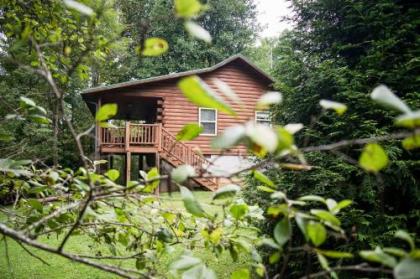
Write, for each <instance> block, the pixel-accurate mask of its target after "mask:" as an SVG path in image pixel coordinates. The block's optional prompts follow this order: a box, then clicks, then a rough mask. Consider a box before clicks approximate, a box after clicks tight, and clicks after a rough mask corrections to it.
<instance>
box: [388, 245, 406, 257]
mask: <svg viewBox="0 0 420 279" xmlns="http://www.w3.org/2000/svg"><path fill="white" fill-rule="evenodd" d="M383 250H384V252H385V253H387V254H391V255H393V256H397V257H401V258H403V257H405V256H407V252H406V251H404V250H403V249H400V248H395V247H385V248H383Z"/></svg>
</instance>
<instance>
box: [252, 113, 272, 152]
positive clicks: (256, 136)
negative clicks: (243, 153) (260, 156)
mask: <svg viewBox="0 0 420 279" xmlns="http://www.w3.org/2000/svg"><path fill="white" fill-rule="evenodd" d="M245 133H246V135H247V136H248V137H249V139H250V140H251V141H252V142H253V143H255V144H256V145H258V146H260V147H262V148H263V149H264V150H266V151H268V152H274V151H276V149H277V146H278V137H277V133H276V132H275V131H273V129H271V127H268V126H267V125H262V124H256V123H254V122H253V121H250V122H248V123H247V124H246V126H245Z"/></svg>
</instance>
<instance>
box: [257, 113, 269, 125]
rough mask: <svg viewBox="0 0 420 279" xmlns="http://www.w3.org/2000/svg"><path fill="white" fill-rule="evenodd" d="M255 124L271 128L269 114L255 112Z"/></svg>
mask: <svg viewBox="0 0 420 279" xmlns="http://www.w3.org/2000/svg"><path fill="white" fill-rule="evenodd" d="M255 123H257V124H263V125H267V126H271V120H270V113H269V112H268V111H256V112H255Z"/></svg>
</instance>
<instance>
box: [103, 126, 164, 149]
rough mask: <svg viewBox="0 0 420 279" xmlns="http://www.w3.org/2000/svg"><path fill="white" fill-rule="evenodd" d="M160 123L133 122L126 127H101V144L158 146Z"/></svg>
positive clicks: (126, 147) (127, 147)
mask: <svg viewBox="0 0 420 279" xmlns="http://www.w3.org/2000/svg"><path fill="white" fill-rule="evenodd" d="M160 127H161V125H160V124H132V123H129V122H127V123H126V125H125V127H107V128H101V141H100V142H101V144H102V145H112V146H125V149H129V147H130V145H131V146H148V147H155V146H156V147H158V145H159V143H160V130H161V129H160Z"/></svg>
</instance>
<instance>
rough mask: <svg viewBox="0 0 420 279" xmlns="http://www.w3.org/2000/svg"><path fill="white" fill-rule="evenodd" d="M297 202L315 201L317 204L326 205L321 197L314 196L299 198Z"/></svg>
mask: <svg viewBox="0 0 420 279" xmlns="http://www.w3.org/2000/svg"><path fill="white" fill-rule="evenodd" d="M298 200H300V201H317V202H322V203H324V204H327V202H326V201H325V199H324V198H323V197H320V196H316V195H307V196H303V197H300V198H299V199H298Z"/></svg>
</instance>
